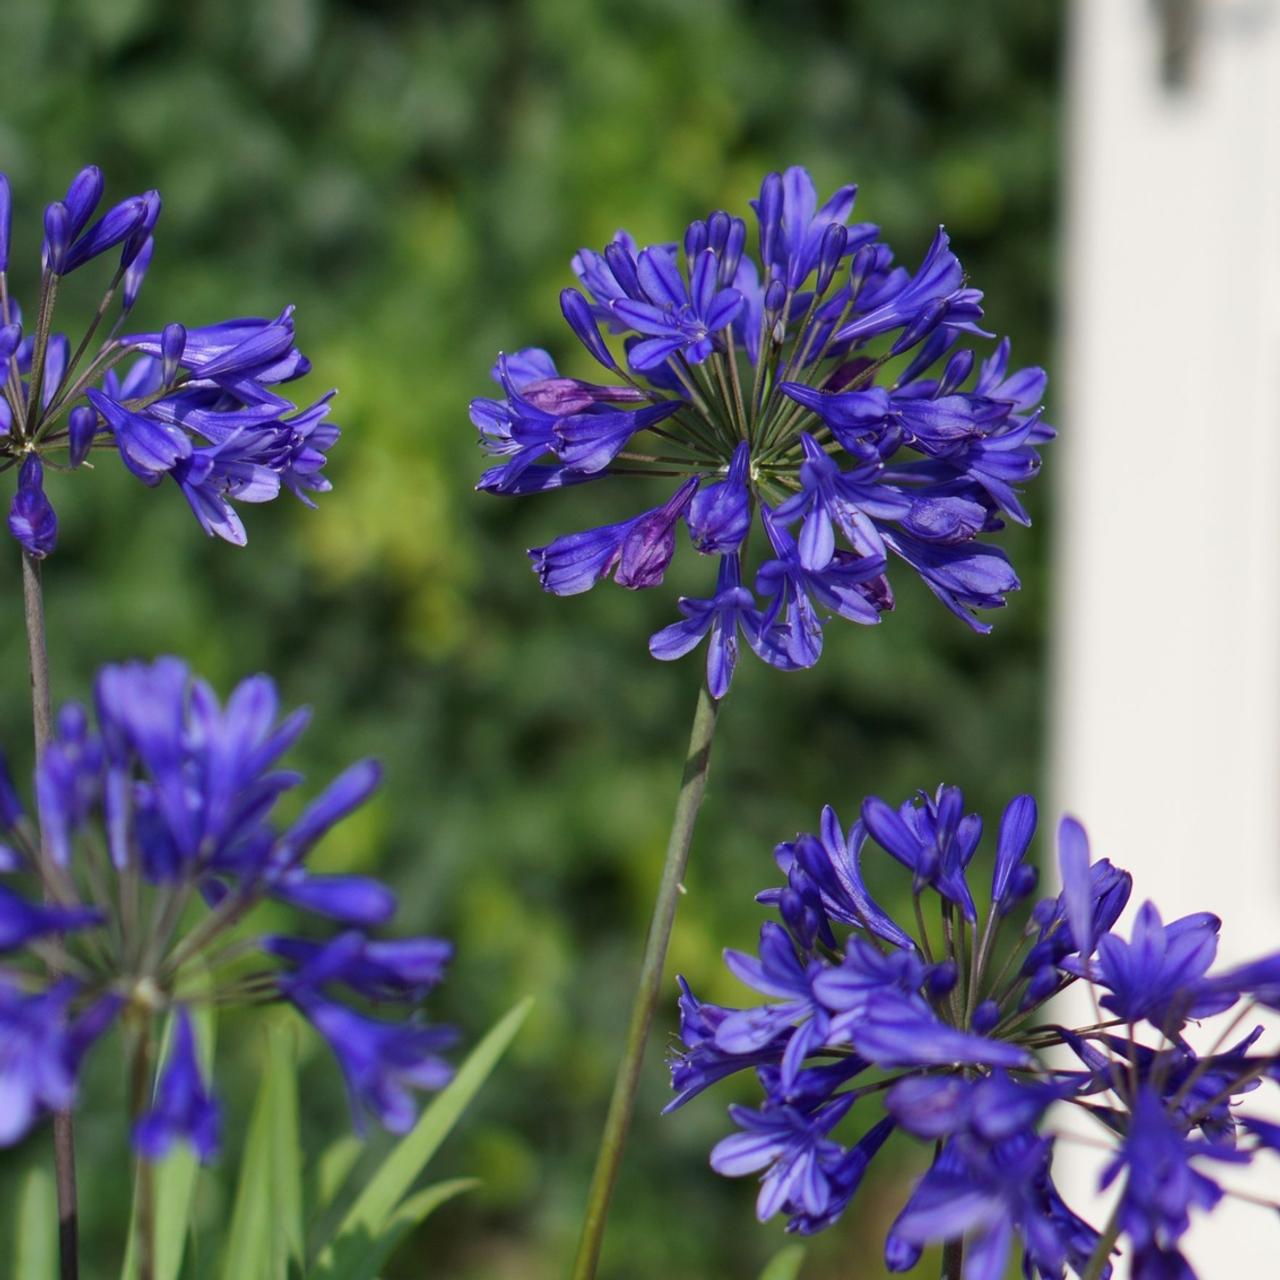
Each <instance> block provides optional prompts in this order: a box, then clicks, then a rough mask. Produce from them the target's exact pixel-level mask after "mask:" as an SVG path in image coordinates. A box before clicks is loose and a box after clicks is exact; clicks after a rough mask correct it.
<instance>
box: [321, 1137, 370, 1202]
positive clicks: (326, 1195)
mask: <svg viewBox="0 0 1280 1280" xmlns="http://www.w3.org/2000/svg"><path fill="white" fill-rule="evenodd" d="M363 1150H364V1143H362V1142H361V1141H360V1139H359V1138H357V1137H356V1136H355V1134H354V1133H344V1134H343V1135H342V1137H340V1138H338V1139H336V1140H335V1141H333V1142H331V1143H330V1144H329V1145H328V1146H327V1147H326V1148H325V1149H324V1151H323V1152H321V1154H320V1159H319V1160H317V1161H316V1163H315V1174H314V1177H313V1187H312V1205H313V1206H314V1208H313V1212H315V1213H317V1214H319V1213H322V1212H323V1211H324V1210H325V1209H327V1208H328V1207H329V1206H330V1205H331V1204H332V1203H333V1201H334V1199H335V1197H336V1196H337V1194H338V1192H339V1191H341V1190H342V1188H343V1185H344V1184H345V1183H346V1181H347V1178H348V1176H349V1175H350V1173H351V1170H352V1169H354V1168H355V1164H356V1161H357V1160H359V1159H360V1153H361V1152H362V1151H363Z"/></svg>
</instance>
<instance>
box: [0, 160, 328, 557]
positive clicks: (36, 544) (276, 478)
mask: <svg viewBox="0 0 1280 1280" xmlns="http://www.w3.org/2000/svg"><path fill="white" fill-rule="evenodd" d="M103 186H104V183H103V177H102V174H101V172H100V171H99V170H98V169H97V168H96V167H93V166H90V167H89V168H87V169H83V170H82V171H81V172H80V173H78V174H77V175H76V176H75V178H74V179H73V180H72V182H71V186H70V187H69V188H68V190H67V194H66V196H65V197H64V198H63V199H61V200H57V201H55V202H54V203H53V204H51V205H49V206H48V208H47V209H46V210H45V215H44V241H43V249H42V255H41V271H40V286H39V292H38V296H37V297H36V298H34V299H33V300H32V302H33V303H34V305H33V306H32V307H30V308H29V309H28V310H27V312H26V313H25V316H24V312H23V310H22V308H21V307H20V305H19V302H18V299H17V298H16V297H13V296H11V294H10V292H9V286H8V279H7V272H8V266H9V240H10V223H11V205H10V191H9V183H8V179H7V178H6V177H5V176H4V175H3V174H0V365H2V366H3V368H4V369H5V370H6V371H7V373H6V378H5V382H4V395H3V398H0V471H7V470H10V469H14V468H16V469H17V472H18V486H17V491H16V493H15V494H14V497H13V500H12V504H11V506H10V511H9V532H10V533H11V534H12V535H13V537H14V538H16V539H17V541H18V542H19V543H21V545H22V546H23V548H24V549H25V550H26V551H27V552H28V553H29V554H30V555H32V556H35V557H36V558H43V557H44V556H47V555H48V554H49V553H50V552H51V551H52V550H53V549H54V547H55V545H56V543H57V537H58V519H57V516H56V514H55V513H54V509H53V506H52V504H51V503H50V501H49V498H48V496H47V494H46V492H45V487H44V481H45V474H44V472H45V468H46V467H48V468H50V469H52V470H57V471H74V470H76V469H78V468H79V467H81V466H82V465H83V464H84V463H85V462H86V461H87V460H88V458H89V457H90V455H91V454H93V453H95V452H101V451H103V450H107V449H114V450H115V451H116V452H117V453H118V454H119V455H120V459H121V461H122V462H123V463H124V465H125V466H126V467H127V468H128V469H129V470H130V471H132V472H133V474H134V475H135V476H137V477H138V479H140V480H141V481H142V482H143V483H144V484H147V485H150V486H153V487H154V486H156V485H159V484H161V483H162V482H163V481H165V480H172V481H173V482H174V483H175V484H176V485H177V486H178V488H179V489H181V490H182V493H183V496H184V497H185V498H186V499H187V501H188V503H190V505H191V509H192V511H193V512H194V513H195V516H196V519H197V520H198V521H199V522H200V525H201V527H202V528H203V529H204V530H205V532H206V533H208V534H210V535H213V536H216V537H219V538H222V539H224V540H226V541H227V542H233V543H235V544H237V545H243V543H244V541H245V530H244V525H243V523H242V522H241V519H240V515H239V512H238V511H237V510H236V504H237V503H242V502H269V501H270V500H271V499H272V498H275V497H277V496H278V495H279V494H280V493H281V492H282V491H283V490H285V489H287V490H289V491H290V492H291V493H293V494H294V495H295V496H296V497H298V498H300V499H301V500H302V501H303V502H305V503H306V504H307V505H308V506H313V505H314V502H313V500H312V496H311V495H312V494H314V493H322V492H324V491H325V490H327V489H328V488H329V487H330V486H329V482H328V480H326V479H325V477H324V474H323V469H324V465H325V461H326V455H327V454H328V451H329V449H330V447H331V446H332V445H333V444H334V442H335V441H336V440H337V439H338V434H339V432H338V428H337V427H335V426H334V425H333V424H332V423H330V422H328V421H327V420H326V419H327V415H328V412H329V401H330V399H331V398H332V396H333V392H329V393H328V394H327V395H325V396H322V397H321V398H320V399H319V400H318V401H316V402H315V403H314V404H311V405H309V406H307V407H305V408H301V409H300V408H299V407H298V406H297V405H296V404H294V403H293V401H291V400H289V399H287V398H286V397H285V396H284V395H282V394H281V392H280V388H281V387H282V386H284V385H285V384H287V383H289V382H291V381H293V380H294V379H296V378H299V377H301V376H302V375H303V374H305V373H306V372H307V371H308V370H309V369H310V367H311V366H310V362H309V361H308V360H307V358H306V357H305V356H304V355H303V354H302V353H301V352H300V351H299V350H298V348H297V346H296V344H295V339H294V325H293V308H292V307H286V308H285V309H284V310H283V311H282V312H281V313H280V314H279V315H278V316H276V317H275V318H274V319H267V318H253V317H250V318H243V319H235V320H224V321H220V322H219V323H216V324H211V325H205V326H199V327H190V328H188V327H186V326H184V325H182V324H178V323H176V322H174V323H170V324H167V325H165V326H164V327H163V328H162V329H160V330H158V331H154V332H149V333H132V334H128V333H126V334H121V333H120V332H119V330H120V329H122V328H123V327H124V325H125V324H126V322H127V321H128V320H129V319H130V318H131V315H132V312H133V308H134V304H135V303H136V302H137V299H138V293H139V291H140V289H141V287H142V282H143V278H144V277H145V275H146V272H147V268H148V266H149V265H150V262H151V256H152V252H153V249H154V240H153V232H154V230H155V226H156V221H157V219H158V218H159V216H160V196H159V194H158V193H157V192H155V191H148V192H145V193H144V194H142V195H140V196H131V197H130V198H129V199H127V200H123V201H121V202H120V203H119V204H116V205H113V206H111V207H110V208H109V209H108V210H107V211H106V212H105V213H104V214H102V215H101V216H100V217H99V218H97V219H96V221H95V220H93V215H94V213H95V211H96V210H97V208H98V205H99V203H100V201H101V199H102V194H103ZM108 254H110V255H111V258H110V260H111V262H112V263H113V264H114V270H113V271H112V272H111V273H110V275H109V277H108V279H107V284H106V292H105V293H104V295H103V298H102V302H101V305H100V306H99V307H98V309H97V311H96V312H95V313H94V315H93V316H92V317H91V318H88V320H87V325H86V328H85V329H84V331H83V333H82V334H79V335H77V334H76V333H75V332H74V331H73V332H72V333H71V334H68V333H66V332H62V331H61V330H59V329H58V328H57V327H56V321H55V305H56V302H57V298H58V291H59V286H60V284H61V282H62V281H63V280H64V279H65V278H66V277H67V276H69V275H71V274H72V273H73V272H77V271H79V270H80V269H81V268H83V267H87V266H89V265H91V264H94V263H98V262H99V261H100V260H102V259H104V258H106V256H107V255H108ZM113 313H114V320H112V315H113ZM104 324H109V325H110V328H109V331H107V332H105V333H104V332H103V326H104Z"/></svg>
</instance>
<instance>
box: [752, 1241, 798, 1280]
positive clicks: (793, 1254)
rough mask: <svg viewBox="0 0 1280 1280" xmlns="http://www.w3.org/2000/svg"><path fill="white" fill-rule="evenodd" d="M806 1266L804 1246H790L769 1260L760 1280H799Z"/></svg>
mask: <svg viewBox="0 0 1280 1280" xmlns="http://www.w3.org/2000/svg"><path fill="white" fill-rule="evenodd" d="M803 1265H804V1245H802V1244H789V1245H788V1246H787V1247H786V1248H785V1249H782V1250H780V1251H779V1252H777V1253H775V1254H774V1255H773V1257H772V1258H770V1259H769V1262H768V1264H767V1265H766V1266H765V1269H764V1270H763V1271H762V1272H761V1273H760V1280H797V1277H798V1276H799V1275H800V1268H801V1267H802V1266H803Z"/></svg>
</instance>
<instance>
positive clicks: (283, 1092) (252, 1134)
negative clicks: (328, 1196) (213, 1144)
mask: <svg viewBox="0 0 1280 1280" xmlns="http://www.w3.org/2000/svg"><path fill="white" fill-rule="evenodd" d="M281 1113H283V1116H284V1118H283V1119H282V1118H281ZM297 1117H298V1097H297V1080H296V1076H295V1069H294V1053H293V1033H292V1029H291V1028H289V1027H287V1026H282V1025H281V1024H280V1023H279V1022H273V1023H271V1024H270V1025H269V1026H268V1028H267V1060H266V1069H265V1072H264V1074H263V1077H262V1084H261V1085H260V1086H259V1089H258V1097H257V1100H256V1101H255V1103H254V1107H253V1115H252V1117H251V1118H250V1121H249V1133H248V1137H247V1139H246V1140H245V1147H244V1155H243V1157H242V1159H241V1162H240V1181H239V1183H238V1185H237V1187H236V1198H235V1206H234V1208H233V1209H232V1211H231V1229H230V1231H229V1232H228V1235H227V1248H226V1252H225V1254H224V1255H223V1260H222V1277H223V1280H286V1277H287V1276H288V1273H289V1259H290V1257H292V1256H296V1255H295V1249H296V1250H297V1253H298V1254H300V1252H301V1241H302V1216H301V1206H302V1192H301V1180H300V1179H301V1174H300V1172H299V1167H298V1162H299V1160H300V1159H301V1156H300V1154H299V1151H298V1118H297Z"/></svg>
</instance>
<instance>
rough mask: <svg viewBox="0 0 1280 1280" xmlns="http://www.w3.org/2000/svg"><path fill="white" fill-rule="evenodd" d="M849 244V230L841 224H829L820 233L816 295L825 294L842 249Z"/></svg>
mask: <svg viewBox="0 0 1280 1280" xmlns="http://www.w3.org/2000/svg"><path fill="white" fill-rule="evenodd" d="M848 242H849V229H848V227H846V226H845V225H844V223H842V222H831V223H828V224H827V229H826V230H825V231H824V232H823V233H822V244H821V246H820V248H819V250H818V284H817V289H818V294H819V296H821V295H822V294H824V293H826V291H827V289H828V287H829V286H830V284H831V281H832V279H833V278H834V277H835V274H836V268H837V267H838V266H839V265H840V259H841V258H842V257H843V256H844V247H845V245H846V244H847V243H848Z"/></svg>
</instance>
